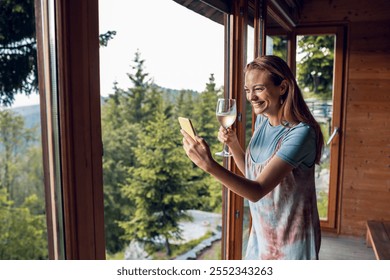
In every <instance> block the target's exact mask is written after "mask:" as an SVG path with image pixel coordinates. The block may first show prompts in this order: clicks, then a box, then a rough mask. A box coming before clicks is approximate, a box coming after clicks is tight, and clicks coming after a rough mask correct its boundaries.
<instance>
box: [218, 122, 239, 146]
mask: <svg viewBox="0 0 390 280" xmlns="http://www.w3.org/2000/svg"><path fill="white" fill-rule="evenodd" d="M218 140H219V141H220V142H221V143H224V144H226V145H228V146H229V147H230V145H231V144H233V143H235V142H238V138H237V135H236V133H235V132H234V131H233V129H231V128H228V129H226V128H224V127H223V126H221V127H220V128H219V131H218Z"/></svg>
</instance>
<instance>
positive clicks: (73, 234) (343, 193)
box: [35, 0, 390, 259]
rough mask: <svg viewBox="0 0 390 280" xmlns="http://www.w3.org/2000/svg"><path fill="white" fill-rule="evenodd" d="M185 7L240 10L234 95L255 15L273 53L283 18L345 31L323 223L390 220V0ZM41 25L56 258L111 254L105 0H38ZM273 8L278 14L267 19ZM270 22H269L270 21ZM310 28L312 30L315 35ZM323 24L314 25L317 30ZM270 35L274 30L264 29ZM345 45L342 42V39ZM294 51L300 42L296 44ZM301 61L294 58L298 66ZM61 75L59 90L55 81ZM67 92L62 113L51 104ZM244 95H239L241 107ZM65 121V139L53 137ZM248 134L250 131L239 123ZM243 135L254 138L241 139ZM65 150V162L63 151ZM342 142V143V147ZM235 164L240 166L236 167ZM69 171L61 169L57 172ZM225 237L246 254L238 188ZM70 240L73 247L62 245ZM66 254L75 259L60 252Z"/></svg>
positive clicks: (233, 51) (345, 228) (295, 28)
mask: <svg viewBox="0 0 390 280" xmlns="http://www.w3.org/2000/svg"><path fill="white" fill-rule="evenodd" d="M176 2H178V3H180V4H181V5H183V6H185V7H187V8H189V9H192V10H193V11H195V12H198V13H200V14H202V15H204V16H206V17H209V18H210V19H212V20H214V21H217V22H219V23H221V24H226V17H225V18H224V16H223V13H226V14H228V15H229V17H230V20H231V21H230V23H229V24H230V27H231V30H230V33H229V34H230V39H229V40H230V41H228V43H227V48H230V52H229V54H230V56H229V61H228V62H227V64H228V67H227V69H230V70H228V73H227V80H229V81H230V82H229V84H228V88H229V91H230V92H231V93H234V94H237V95H238V94H239V93H240V91H242V89H243V85H242V73H241V72H242V71H240V69H243V66H244V65H245V58H246V54H245V51H246V42H244V40H246V37H245V36H246V34H245V32H246V31H245V30H244V29H246V24H248V23H247V20H248V19H245V18H244V16H248V15H251V16H252V17H251V20H250V21H251V22H252V23H253V27H254V28H255V30H259V31H260V30H262V32H258V33H256V34H255V42H256V43H255V44H256V45H255V52H256V53H257V54H261V52H262V51H264V42H263V41H262V36H264V35H265V34H267V32H271V31H272V24H273V23H275V22H276V23H278V24H279V25H281V26H282V27H283V30H284V32H286V33H285V34H287V35H288V36H290V37H289V38H290V39H292V38H293V37H292V36H295V35H296V34H298V33H299V32H301V31H302V30H306V31H307V30H314V31H315V32H317V31H318V32H328V31H329V30H334V32H336V33H337V32H339V33H337V34H338V35H339V37H338V40H339V41H338V42H340V44H339V45H338V46H339V48H338V49H337V51H338V52H340V53H339V56H338V57H339V58H340V59H338V60H337V63H336V68H335V69H336V70H335V75H337V77H338V78H337V85H335V87H336V88H337V89H336V90H337V95H336V97H337V98H338V103H337V106H338V107H337V110H338V113H337V118H336V120H335V122H337V123H334V124H333V126H335V127H336V126H337V127H339V128H340V133H339V135H338V136H337V139H336V141H337V145H338V146H337V150H336V152H335V153H334V154H332V156H333V160H335V162H336V163H337V164H336V165H335V166H336V167H335V168H334V170H333V172H334V173H333V174H335V175H334V176H333V177H332V178H331V181H332V183H333V185H334V187H333V191H332V194H331V201H332V209H331V211H330V212H331V214H332V217H331V219H330V220H329V221H327V222H324V224H323V226H324V227H323V230H324V231H328V232H331V233H334V234H337V235H346V236H357V237H364V236H365V234H366V221H367V220H390V93H389V90H390V1H388V0H372V1H367V0H268V1H264V0H251V1H248V0H231V1H223V0H204V1H199V0H180V1H176ZM35 3H36V14H37V27H38V32H37V34H38V49H39V53H38V56H39V71H40V91H41V93H44V94H42V95H41V111H42V113H41V115H42V128H43V132H42V136H43V139H44V160H45V162H44V164H45V176H46V177H45V184H46V192H47V205H48V206H47V209H48V230H49V243H50V246H49V248H50V258H53V259H56V258H63V257H66V258H67V259H104V258H105V248H104V244H105V241H104V219H103V217H104V213H103V190H102V178H101V177H102V166H101V155H102V150H103V148H102V143H101V141H100V139H101V127H100V94H99V67H98V61H99V44H98V40H97V38H98V22H99V19H98V0H85V1H78V0H59V1H55V3H56V5H55V7H53V6H51V5H52V4H53V1H48V0H45V1H35ZM54 10H55V24H56V28H57V29H56V34H50V32H51V30H50V28H49V26H50V25H53V24H54V22H50V17H49V14H50V13H52V14H53V11H54ZM267 13H268V14H271V15H272V19H269V21H268V23H269V25H268V26H267V20H266V17H267ZM267 27H269V29H268V28H267ZM306 31H305V32H306ZM314 31H313V32H314ZM263 32H265V33H263ZM52 35H54V36H55V38H56V44H57V48H56V50H57V54H56V55H57V57H58V61H57V71H58V72H57V73H54V74H53V72H51V70H50V69H52V68H53V65H52V64H51V61H50V58H51V56H50V51H51V50H50V48H49V47H48V46H49V42H48V38H52V37H51V36H52ZM341 43H342V44H341ZM289 47H290V51H294V45H289ZM293 63H294V62H293V60H291V61H290V64H293ZM55 74H57V77H58V78H57V79H58V81H57V83H56V85H57V86H58V88H57V89H56V90H54V92H53V87H51V85H52V78H53V75H55ZM52 94H57V98H58V101H59V102H58V105H59V108H58V109H59V112H60V113H59V114H55V112H53V111H52V110H51V108H52V105H53V104H52V102H55V100H54V101H53V98H52V97H50V96H52ZM242 102H243V101H241V103H240V102H239V106H241V108H245V107H242V106H244V105H243V103H242ZM53 118H57V120H58V123H59V124H60V131H59V133H60V136H59V137H60V139H61V141H58V139H56V138H55V137H54V136H53V133H52V132H53V131H55V130H56V123H55V122H53ZM236 129H237V131H238V133H239V134H240V135H241V136H242V137H243V134H244V132H243V128H242V127H241V128H240V127H236ZM240 141H244V139H243V138H240ZM56 145H57V146H58V147H60V148H61V149H60V151H61V155H60V159H59V160H60V162H61V164H58V162H56V159H55V157H54V154H55V153H54V148H53V147H56ZM332 145H333V144H332ZM228 165H229V167H230V168H231V169H232V170H233V171H235V172H237V170H236V169H235V167H234V164H232V163H229V164H228ZM57 170H60V172H59V173H57V172H58V171H57ZM58 180H60V184H59V185H61V190H62V195H63V201H62V208H61V209H63V210H61V211H63V213H62V214H63V217H64V220H63V230H64V231H63V232H64V235H65V238H64V236H62V237H61V235H58V234H59V230H60V229H59V228H58V227H57V226H56V225H57V222H58V221H57V220H56V215H57V214H58V211H59V210H58V205H57V201H56V188H57V187H58V186H56V185H57V184H58ZM224 197H225V199H226V201H225V206H226V209H227V210H226V212H225V213H224V216H225V220H224V223H225V224H226V228H225V232H224V235H223V238H224V244H225V246H224V247H223V250H224V252H223V258H224V259H239V258H241V251H242V247H241V246H242V244H241V243H242V241H241V240H242V220H240V219H239V218H238V219H236V218H235V217H236V216H237V215H236V213H237V211H242V207H243V201H242V200H241V199H240V198H239V197H237V196H235V195H234V194H231V193H229V192H225V193H224ZM61 242H64V243H63V244H64V248H61V246H62V245H61ZM63 249H64V250H65V251H66V256H64V255H62V254H61V253H60V251H61V250H63Z"/></svg>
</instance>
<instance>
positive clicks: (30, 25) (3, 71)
mask: <svg viewBox="0 0 390 280" xmlns="http://www.w3.org/2000/svg"><path fill="white" fill-rule="evenodd" d="M0 18H1V19H5V20H2V21H1V22H0V63H1V67H0V79H1V81H0V85H1V87H0V221H1V225H0V259H3V260H4V259H11V260H18V259H23V260H26V259H27V260H28V259H31V260H33V259H47V258H48V244H47V227H46V210H45V193H44V180H43V164H42V163H43V162H42V142H41V130H40V129H41V121H40V107H39V98H38V93H37V92H38V91H37V84H38V83H37V79H38V77H37V72H36V69H37V68H36V67H37V60H36V59H37V55H36V39H35V16H34V1H24V3H19V4H15V3H14V2H13V1H1V2H0Z"/></svg>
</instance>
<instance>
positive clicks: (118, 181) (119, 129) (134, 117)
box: [102, 51, 162, 253]
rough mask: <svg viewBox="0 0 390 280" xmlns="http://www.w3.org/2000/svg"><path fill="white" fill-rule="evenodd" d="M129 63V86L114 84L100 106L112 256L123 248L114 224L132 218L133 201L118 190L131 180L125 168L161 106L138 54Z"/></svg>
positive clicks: (133, 159) (120, 232)
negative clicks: (131, 85)
mask: <svg viewBox="0 0 390 280" xmlns="http://www.w3.org/2000/svg"><path fill="white" fill-rule="evenodd" d="M133 62H134V63H135V65H133V66H132V67H131V68H132V70H133V72H132V73H128V74H127V75H128V77H129V79H130V80H131V81H132V83H133V87H132V88H129V89H127V90H124V89H121V88H119V87H118V85H117V84H116V83H115V84H114V88H113V90H114V93H113V94H111V95H109V97H108V98H107V100H106V101H105V103H104V105H103V107H102V132H103V133H102V134H103V147H104V157H103V174H104V203H105V229H106V244H107V245H106V247H107V250H108V252H109V253H116V252H118V251H120V250H122V249H123V247H124V246H125V240H123V239H122V238H121V237H122V235H123V234H124V231H123V229H122V228H121V227H119V225H118V223H119V222H121V221H124V220H126V219H129V217H130V218H131V217H132V216H133V215H134V198H132V197H125V196H124V195H123V193H122V192H121V187H122V186H123V185H125V184H126V181H127V180H131V178H129V173H128V170H129V168H133V167H136V166H137V165H138V161H137V159H136V156H135V154H134V150H133V147H135V146H137V143H138V141H139V139H138V134H139V132H140V131H141V130H142V129H143V127H144V126H145V124H146V123H147V122H148V121H149V120H150V119H153V118H154V116H155V113H156V110H157V108H158V106H160V104H161V103H162V99H161V94H160V92H159V90H158V88H157V87H156V86H155V85H154V84H153V83H152V82H151V79H148V76H149V74H148V73H146V72H145V71H144V67H145V66H144V62H145V61H144V60H143V59H141V54H140V52H139V51H137V52H136V54H135V59H134V60H133Z"/></svg>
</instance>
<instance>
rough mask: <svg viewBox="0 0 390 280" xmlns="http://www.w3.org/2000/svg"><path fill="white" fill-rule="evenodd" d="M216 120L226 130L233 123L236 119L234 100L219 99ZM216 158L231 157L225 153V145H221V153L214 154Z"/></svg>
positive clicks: (227, 152)
mask: <svg viewBox="0 0 390 280" xmlns="http://www.w3.org/2000/svg"><path fill="white" fill-rule="evenodd" d="M215 114H216V116H217V120H218V121H219V123H220V124H221V125H222V126H223V127H224V128H225V129H228V128H229V127H230V126H231V125H232V124H233V123H234V122H235V121H236V117H237V106H236V100H235V99H224V98H220V99H218V102H217V108H216V110H215ZM216 155H217V156H222V157H230V156H232V154H231V153H229V151H227V145H226V144H223V150H222V152H218V153H216Z"/></svg>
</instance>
